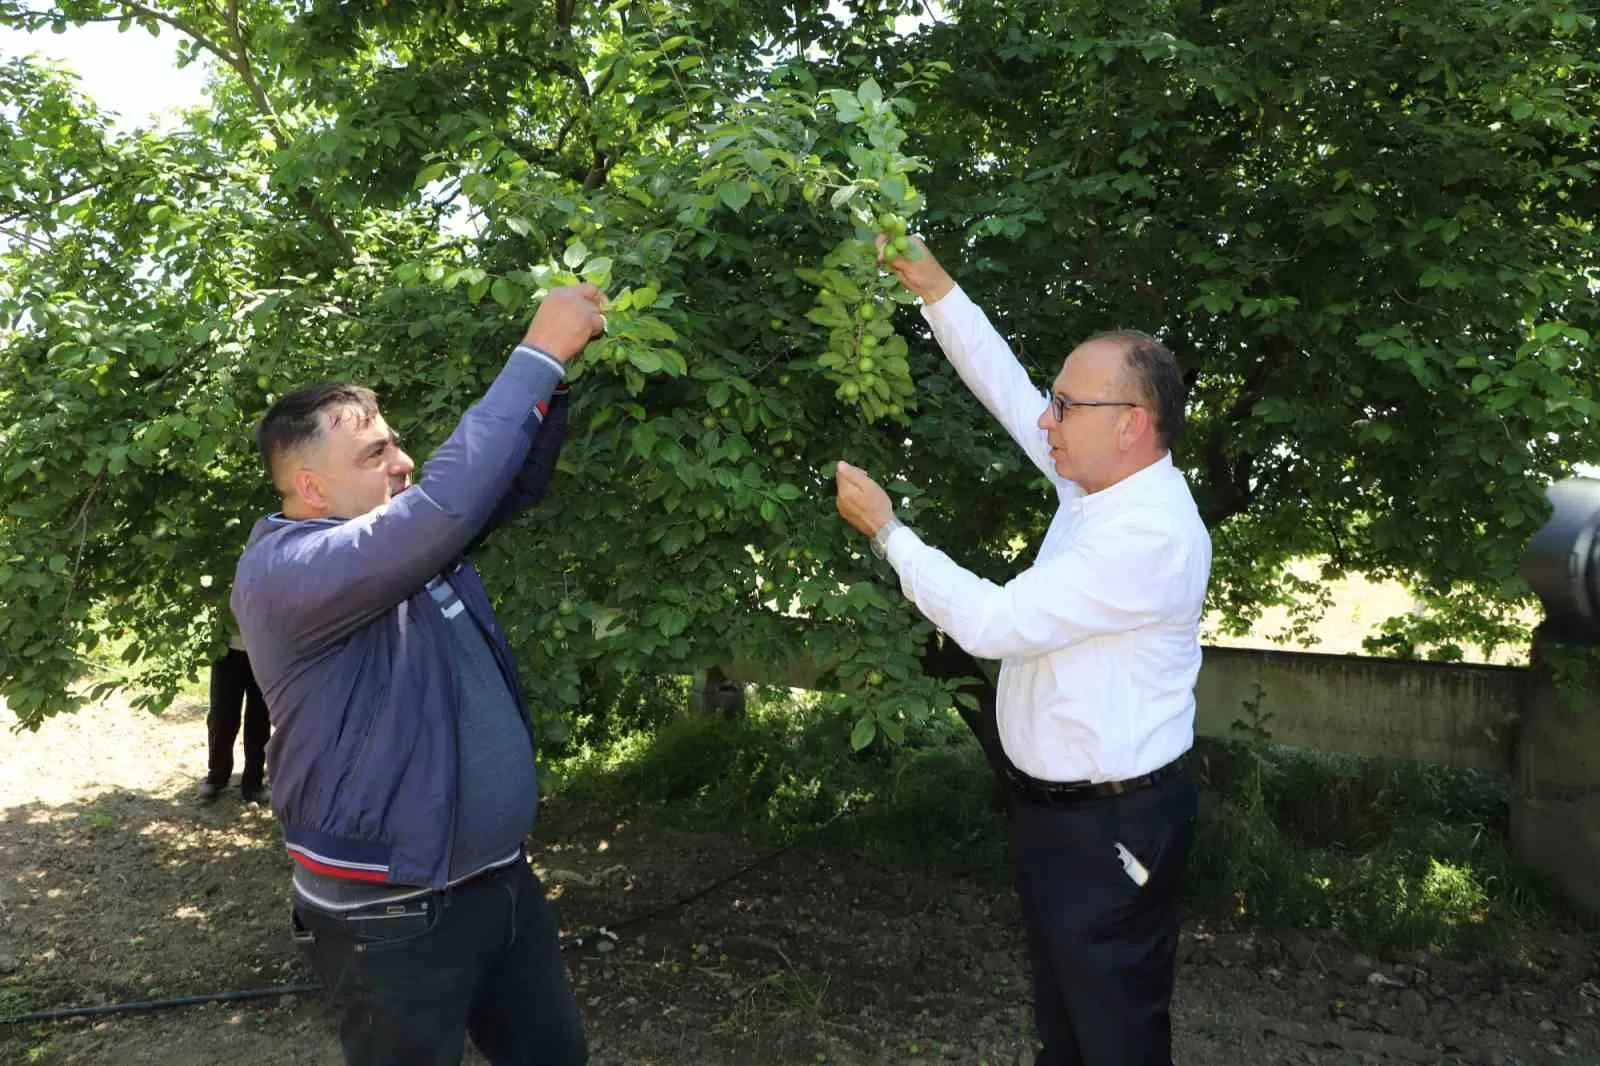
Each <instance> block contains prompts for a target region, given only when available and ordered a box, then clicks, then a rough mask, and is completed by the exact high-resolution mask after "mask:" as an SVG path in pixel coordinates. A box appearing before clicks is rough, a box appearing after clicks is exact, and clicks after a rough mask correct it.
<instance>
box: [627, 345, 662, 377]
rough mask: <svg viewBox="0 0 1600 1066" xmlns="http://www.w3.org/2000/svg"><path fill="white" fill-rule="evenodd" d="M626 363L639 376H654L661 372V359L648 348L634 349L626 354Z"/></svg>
mask: <svg viewBox="0 0 1600 1066" xmlns="http://www.w3.org/2000/svg"><path fill="white" fill-rule="evenodd" d="M628 362H630V363H632V364H633V366H634V367H635V368H636V369H637V370H638V371H639V373H641V374H655V373H658V372H659V371H660V370H661V357H660V356H659V355H657V354H656V353H655V352H652V351H651V350H650V349H648V348H636V349H634V350H633V351H630V352H629V353H628Z"/></svg>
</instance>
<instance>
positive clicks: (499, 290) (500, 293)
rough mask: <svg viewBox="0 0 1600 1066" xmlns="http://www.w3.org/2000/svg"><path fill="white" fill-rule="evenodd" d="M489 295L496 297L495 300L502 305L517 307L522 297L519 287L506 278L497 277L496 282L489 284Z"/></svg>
mask: <svg viewBox="0 0 1600 1066" xmlns="http://www.w3.org/2000/svg"><path fill="white" fill-rule="evenodd" d="M489 295H491V296H493V297H494V302H495V303H497V304H499V305H500V306H501V307H507V308H510V307H515V306H516V305H517V301H518V300H519V299H520V298H521V295H522V294H521V293H520V292H519V291H518V290H517V287H516V286H515V285H513V284H511V282H509V281H507V280H506V279H505V278H495V279H494V284H492V285H490V286H489Z"/></svg>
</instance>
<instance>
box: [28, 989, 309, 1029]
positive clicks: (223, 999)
mask: <svg viewBox="0 0 1600 1066" xmlns="http://www.w3.org/2000/svg"><path fill="white" fill-rule="evenodd" d="M321 987H322V986H321V985H319V984H315V983H310V984H299V985H279V986H277V987H276V988H253V989H250V990H249V991H247V992H211V993H208V994H206V995H202V996H173V997H172V998H171V999H145V1000H139V1001H138V1002H134V1003H108V1004H106V1005H105V1006H103V1007H62V1008H60V1009H59V1010H40V1011H34V1012H33V1013H32V1014H18V1015H14V1016H13V1017H10V1018H0V1025H21V1024H23V1023H24V1022H60V1021H65V1020H67V1019H68V1018H98V1017H100V1016H102V1015H106V1014H137V1013H140V1012H143V1011H153V1010H166V1009H167V1008H169V1007H193V1006H198V1005H200V1004H202V1003H237V1002H240V1001H241V1000H248V999H272V998H274V997H276V996H303V995H305V994H306V993H307V992H315V991H317V990H318V989H320V988H321Z"/></svg>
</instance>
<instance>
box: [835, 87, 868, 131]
mask: <svg viewBox="0 0 1600 1066" xmlns="http://www.w3.org/2000/svg"><path fill="white" fill-rule="evenodd" d="M828 98H829V99H830V100H831V101H832V102H833V106H834V110H836V111H837V112H838V113H839V121H840V122H844V123H847V124H854V123H857V122H860V121H861V116H862V111H861V103H860V100H859V99H858V98H857V97H855V96H852V95H850V94H849V93H847V92H844V91H843V90H841V89H834V90H832V91H831V92H829V93H828Z"/></svg>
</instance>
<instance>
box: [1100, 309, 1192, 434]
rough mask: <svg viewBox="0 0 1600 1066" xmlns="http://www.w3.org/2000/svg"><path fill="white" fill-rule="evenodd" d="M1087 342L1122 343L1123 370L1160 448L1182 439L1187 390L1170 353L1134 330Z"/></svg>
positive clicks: (1159, 343) (1152, 338)
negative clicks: (1147, 413) (1146, 412)
mask: <svg viewBox="0 0 1600 1066" xmlns="http://www.w3.org/2000/svg"><path fill="white" fill-rule="evenodd" d="M1089 340H1091V341H1118V342H1120V343H1121V344H1122V346H1123V347H1122V360H1123V362H1122V365H1123V370H1124V371H1125V372H1126V373H1127V375H1128V377H1129V378H1131V379H1132V381H1133V384H1134V386H1135V387H1136V388H1138V389H1139V391H1140V392H1142V393H1144V398H1145V401H1146V402H1147V403H1148V404H1149V405H1150V414H1151V416H1152V418H1153V420H1154V422H1155V426H1156V435H1157V436H1158V437H1160V438H1161V443H1162V445H1163V446H1165V447H1167V448H1171V447H1172V446H1173V444H1175V443H1177V440H1178V438H1179V437H1181V436H1183V404H1184V396H1185V393H1186V392H1187V391H1188V390H1187V389H1186V388H1185V386H1184V384H1183V371H1182V370H1181V369H1179V367H1178V359H1177V357H1176V356H1174V355H1173V354H1172V350H1171V349H1170V348H1168V347H1167V346H1166V345H1165V344H1162V343H1161V342H1160V341H1158V340H1156V339H1155V338H1154V337H1152V336H1150V334H1148V333H1141V332H1139V331H1138V330H1136V329H1113V330H1107V331H1106V332H1104V333H1096V334H1095V335H1094V336H1093V337H1090V338H1089Z"/></svg>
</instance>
